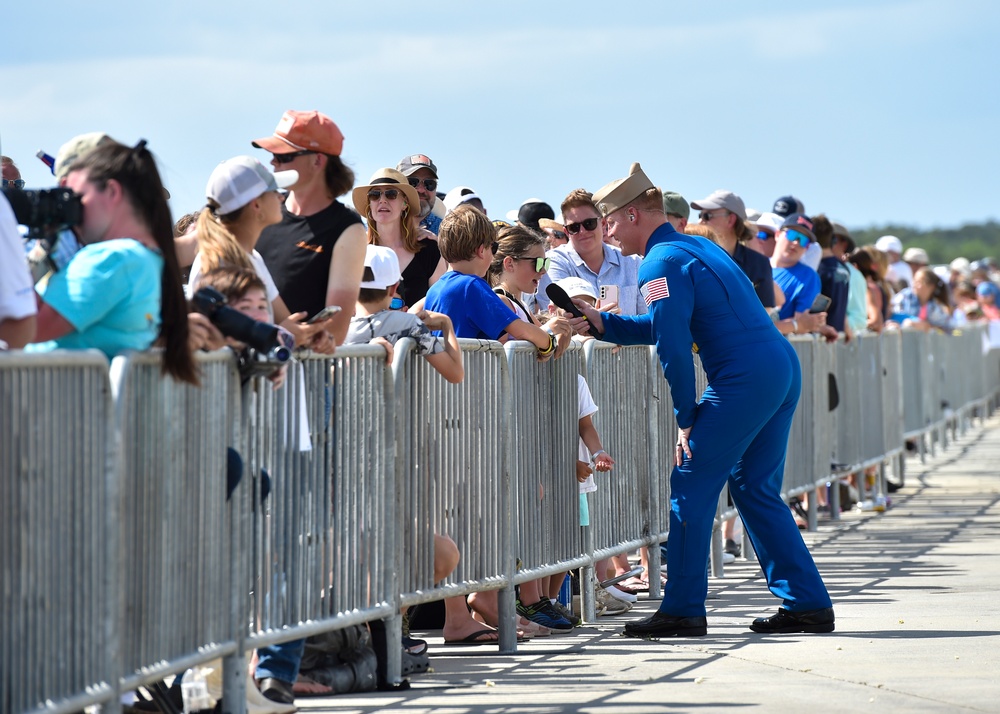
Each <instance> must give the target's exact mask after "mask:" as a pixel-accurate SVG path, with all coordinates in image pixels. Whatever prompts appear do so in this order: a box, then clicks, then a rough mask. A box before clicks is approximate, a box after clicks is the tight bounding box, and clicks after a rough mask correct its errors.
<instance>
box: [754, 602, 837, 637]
mask: <svg viewBox="0 0 1000 714" xmlns="http://www.w3.org/2000/svg"><path fill="white" fill-rule="evenodd" d="M833 620H834V618H833V608H832V607H824V608H820V609H819V610H806V611H805V612H792V611H791V610H785V609H784V608H779V609H778V614H776V615H771V616H770V617H758V618H757V619H756V620H754V621H753V623H752V624H751V625H750V629H751V630H753V631H754V632H763V633H765V634H779V633H787V632H833Z"/></svg>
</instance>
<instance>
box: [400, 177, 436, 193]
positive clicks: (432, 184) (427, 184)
mask: <svg viewBox="0 0 1000 714" xmlns="http://www.w3.org/2000/svg"><path fill="white" fill-rule="evenodd" d="M407 180H408V181H409V182H410V185H411V186H413V188H420V184H421V183H423V184H424V188H425V189H426V190H428V191H430V192H431V193H434V192H435V191H437V188H438V182H437V179H418V178H410V179H407Z"/></svg>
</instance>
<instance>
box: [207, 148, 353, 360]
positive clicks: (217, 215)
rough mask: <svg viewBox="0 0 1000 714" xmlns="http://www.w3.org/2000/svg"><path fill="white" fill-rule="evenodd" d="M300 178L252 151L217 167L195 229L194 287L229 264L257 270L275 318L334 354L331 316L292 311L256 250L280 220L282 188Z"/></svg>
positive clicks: (299, 340) (298, 340) (299, 341)
mask: <svg viewBox="0 0 1000 714" xmlns="http://www.w3.org/2000/svg"><path fill="white" fill-rule="evenodd" d="M297 180H298V174H297V173H296V172H295V171H279V172H277V173H273V174H272V173H271V172H270V171H268V170H267V169H266V168H265V167H264V165H263V164H262V163H260V162H259V161H258V160H257V159H255V158H253V157H251V156H237V157H235V158H232V159H227V160H226V161H223V162H222V163H220V164H219V165H218V166H216V167H215V169H214V170H213V171H212V175H211V176H209V178H208V184H207V185H206V187H205V200H206V201H207V205H206V206H205V208H203V209H202V211H201V213H200V214H199V216H198V222H197V224H196V228H195V235H197V239H198V254H197V255H196V256H195V258H194V263H192V265H191V272H190V274H189V275H188V286H189V293H192V294H193V292H194V290H193V288H194V286H195V285H197V283H198V281H199V279H200V278H201V276H202V275H203V274H204V273H208V272H210V271H212V270H215V269H216V268H219V267H222V266H224V265H228V266H232V267H241V268H248V269H250V270H253V271H254V272H255V273H256V274H257V276H258V277H259V278H260V279H261V281H262V282H263V283H264V285H265V287H266V291H267V299H268V304H269V305H270V306H271V315H270V317H269V318H268V320H267V321H268V322H274V323H275V324H277V325H281V326H282V327H283V328H285V329H286V330H288V331H289V332H290V333H291V334H292V336H293V337H294V338H295V344H296V345H301V346H307V345H308V346H309V347H311V348H312V349H313V350H315V351H317V352H324V353H327V354H331V353H332V352H333V340H332V339H331V338H330V335H329V333H327V332H326V330H325V327H326V326H327V324H328V321H326V320H324V321H323V322H321V323H317V324H314V325H309V324H306V323H305V320H306V319H307V318H308V317H309V315H307V314H305V313H304V312H299V313H295V314H294V315H293V314H291V313H290V312H289V310H288V307H287V306H286V305H285V301H284V300H282V299H281V295H280V294H279V293H278V287H277V286H276V285H275V284H274V279H273V278H272V277H271V273H270V271H269V270H268V269H267V265H266V264H265V263H264V259H263V258H262V257H261V255H260V253H258V252H257V250H256V245H257V241H258V239H259V238H260V234H261V232H262V231H263V230H264V229H265V228H266V227H268V226H273V225H275V224H277V223H280V222H281V204H282V201H283V200H284V197H283V196H282V195H281V194H280V193H279V191H278V189H280V188H286V187H288V186H291V185H292V184H294V183H295V182H296V181H297Z"/></svg>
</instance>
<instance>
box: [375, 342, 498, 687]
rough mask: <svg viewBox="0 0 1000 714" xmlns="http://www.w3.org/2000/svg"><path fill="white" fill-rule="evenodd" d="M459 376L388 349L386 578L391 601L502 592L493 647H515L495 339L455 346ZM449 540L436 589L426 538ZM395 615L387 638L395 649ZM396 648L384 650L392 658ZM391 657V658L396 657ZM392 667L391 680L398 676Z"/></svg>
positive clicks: (405, 345)
mask: <svg viewBox="0 0 1000 714" xmlns="http://www.w3.org/2000/svg"><path fill="white" fill-rule="evenodd" d="M459 343H460V345H461V348H462V354H463V359H464V365H465V379H464V380H463V381H462V382H461V383H460V384H449V383H447V382H446V381H445V380H444V378H443V377H441V375H439V374H437V372H436V371H435V370H434V368H433V367H432V366H431V365H430V364H429V363H428V362H427V360H425V359H424V358H423V357H420V356H418V355H416V354H415V352H414V346H415V343H414V342H413V340H411V339H409V338H406V339H403V340H400V341H399V342H397V343H396V345H395V355H394V359H393V377H394V383H395V415H396V432H395V433H396V450H397V451H396V454H397V468H396V503H397V504H398V514H397V517H396V519H395V523H396V524H398V532H397V534H396V537H397V539H398V545H397V547H396V549H395V554H396V555H395V560H394V561H393V564H394V567H393V574H394V583H395V592H397V593H400V596H399V601H398V604H399V605H402V606H411V605H417V604H419V603H423V602H430V601H433V600H438V599H441V598H444V597H452V596H456V595H465V594H468V593H472V592H476V591H483V590H496V589H503V591H502V592H501V594H500V618H501V621H500V625H501V626H500V649H501V650H502V651H513V650H514V649H516V639H517V632H516V614H515V612H514V594H513V580H512V575H513V573H514V570H515V560H514V559H515V548H516V546H515V543H514V541H513V539H512V531H511V518H512V510H511V509H512V503H511V485H510V478H509V473H508V454H509V453H510V451H511V450H512V445H511V442H510V440H509V420H510V411H511V406H510V386H509V376H508V367H507V358H506V355H505V353H504V347H503V345H501V344H500V343H499V342H493V341H480V340H467V339H463V340H459ZM435 533H439V534H442V535H446V536H449V537H450V538H452V540H454V541H455V543H456V545H457V546H458V550H459V553H460V555H461V559H460V561H459V564H458V567H457V568H456V570H455V571H454V572H453V573H452V574H451V575H449V576H448V577H447V578H446V579H445V580H444V582H443V583H441V584H435V582H434V534H435ZM400 626H401V621H400V618H399V617H398V616H394V617H393V618H392V620H391V621H390V623H389V628H388V632H387V637H388V638H389V641H390V642H398V641H399V637H400ZM394 653H395V648H390V655H392V654H394ZM395 654H396V657H398V653H395ZM394 659H395V658H393V659H391V660H390V670H389V678H390V681H393V680H395V679H396V678H398V676H399V672H398V669H397V668H398V666H399V663H398V661H394Z"/></svg>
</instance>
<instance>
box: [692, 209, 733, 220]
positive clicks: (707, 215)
mask: <svg viewBox="0 0 1000 714" xmlns="http://www.w3.org/2000/svg"><path fill="white" fill-rule="evenodd" d="M727 213H728V211H726V210H721V211H716V212H715V213H713V212H712V211H702V212H701V213H699V214H698V218H700V219H701V221H702V223H708V222H709V221H710V220H712V219H713V218H717V217H718V216H724V215H726V214H727Z"/></svg>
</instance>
